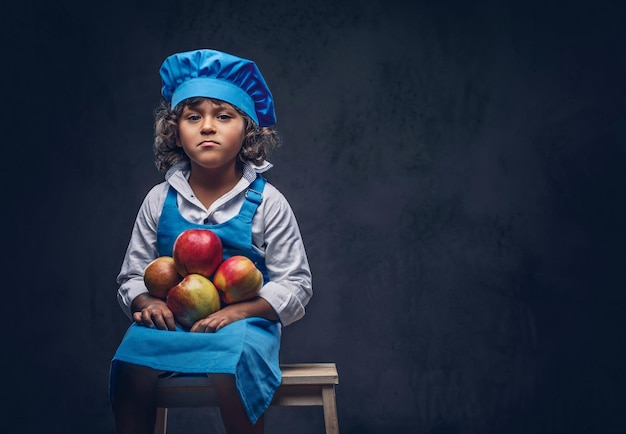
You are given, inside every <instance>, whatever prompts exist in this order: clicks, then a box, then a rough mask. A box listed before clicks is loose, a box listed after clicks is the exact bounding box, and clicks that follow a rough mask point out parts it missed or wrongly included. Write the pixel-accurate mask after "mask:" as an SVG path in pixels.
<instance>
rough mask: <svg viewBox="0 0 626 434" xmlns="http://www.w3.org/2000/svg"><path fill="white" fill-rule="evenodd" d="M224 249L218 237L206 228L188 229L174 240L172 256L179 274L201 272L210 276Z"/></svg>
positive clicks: (221, 257)
mask: <svg viewBox="0 0 626 434" xmlns="http://www.w3.org/2000/svg"><path fill="white" fill-rule="evenodd" d="M223 255H224V251H223V248H222V240H220V237H218V236H217V234H215V232H212V231H210V230H208V229H188V230H186V231H184V232H182V233H181V234H180V235H179V236H178V238H176V241H174V248H173V252H172V256H173V257H174V263H175V264H176V269H177V270H178V273H179V274H180V275H181V276H186V275H188V274H202V275H203V276H204V277H211V276H212V275H213V273H215V270H216V269H217V267H218V266H219V265H220V263H221V262H222V259H223Z"/></svg>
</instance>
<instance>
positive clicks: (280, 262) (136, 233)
mask: <svg viewBox="0 0 626 434" xmlns="http://www.w3.org/2000/svg"><path fill="white" fill-rule="evenodd" d="M271 167H272V165H271V164H270V163H269V162H265V163H264V164H262V165H260V166H254V165H252V164H246V165H244V170H243V176H242V178H241V179H240V180H239V183H238V184H237V185H236V186H235V187H234V188H233V189H232V190H231V191H229V192H228V193H226V194H225V195H223V196H222V197H220V198H219V199H217V200H216V201H215V202H214V203H212V204H211V206H210V207H209V208H208V209H206V208H205V207H204V205H202V203H201V202H200V201H199V200H198V199H197V198H196V197H195V195H194V193H193V191H192V189H191V187H190V186H189V183H188V181H187V179H188V178H189V168H188V164H187V163H185V162H179V163H177V164H175V165H174V166H172V168H170V170H169V171H168V172H167V174H166V175H165V181H164V182H162V183H160V184H157V185H155V186H154V187H153V188H152V189H151V190H150V191H149V192H148V194H147V195H146V197H145V198H144V201H143V203H142V204H141V207H140V208H139V212H138V214H137V218H136V220H135V225H134V227H133V232H132V235H131V238H130V242H129V244H128V248H127V250H126V255H125V257H124V262H123V263H122V267H121V270H120V273H119V275H118V277H117V283H118V284H119V285H120V286H119V289H118V293H117V299H118V302H119V303H120V306H121V307H122V309H123V310H124V312H125V313H126V315H128V317H129V318H132V312H131V308H130V306H131V303H132V301H133V299H134V298H135V297H137V296H138V295H139V294H143V293H146V292H148V289H147V288H146V285H145V284H144V281H143V272H144V269H145V268H146V266H147V265H148V264H149V263H150V262H151V261H152V260H154V259H155V258H156V257H157V256H158V252H157V244H156V238H157V227H158V225H159V217H160V216H161V211H162V208H163V203H164V202H165V197H166V195H167V191H168V189H169V186H170V185H171V186H172V187H174V189H175V190H176V191H177V193H178V194H177V204H178V210H179V212H180V213H181V215H182V216H183V217H184V218H186V219H187V220H189V221H190V222H193V223H200V224H218V223H223V222H225V221H227V220H229V219H231V218H232V217H234V216H236V215H237V214H238V213H239V209H240V208H241V205H242V203H243V200H244V195H245V191H246V189H247V188H248V186H249V185H250V183H251V182H253V181H254V179H255V178H256V175H257V173H262V172H265V171H267V170H268V169H269V168H271ZM252 244H253V248H255V249H256V250H257V252H258V253H259V254H261V256H263V257H264V258H265V265H266V267H267V271H268V276H269V279H270V280H269V282H268V283H266V284H265V285H264V286H263V288H261V290H260V292H259V296H260V297H262V298H264V299H265V300H267V302H268V303H269V304H270V305H271V306H272V307H273V308H274V310H275V311H276V314H277V315H278V317H279V319H280V321H281V323H282V324H283V325H284V326H286V325H289V324H291V323H293V322H294V321H297V320H298V319H300V318H302V316H304V308H305V306H306V304H307V303H308V302H309V299H310V298H311V296H312V294H313V292H312V279H311V271H310V268H309V262H308V259H307V256H306V252H305V250H304V243H303V241H302V236H301V234H300V229H299V227H298V223H297V221H296V218H295V215H294V213H293V211H292V209H291V206H290V205H289V203H288V202H287V199H285V197H284V196H283V195H282V193H280V192H279V191H278V190H277V189H276V188H275V187H274V186H273V185H271V184H270V183H269V182H268V183H267V184H266V185H265V190H264V191H263V200H262V202H261V204H260V205H259V207H258V208H257V211H256V213H255V214H254V217H253V219H252Z"/></svg>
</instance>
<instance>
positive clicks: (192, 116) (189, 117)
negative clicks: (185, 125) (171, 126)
mask: <svg viewBox="0 0 626 434" xmlns="http://www.w3.org/2000/svg"><path fill="white" fill-rule="evenodd" d="M187 120H188V121H198V120H200V116H199V115H194V114H191V115H188V116H187Z"/></svg>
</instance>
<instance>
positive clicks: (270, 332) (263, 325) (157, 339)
mask: <svg viewBox="0 0 626 434" xmlns="http://www.w3.org/2000/svg"><path fill="white" fill-rule="evenodd" d="M265 182H266V181H265V179H264V178H263V177H262V176H260V175H259V176H257V178H256V180H255V181H254V182H253V183H252V184H251V185H250V187H249V188H248V190H247V191H246V195H245V200H244V201H243V204H242V206H241V209H240V210H239V214H237V215H236V216H235V217H233V218H232V219H230V220H228V221H226V222H224V223H220V224H216V225H203V224H197V223H192V222H189V221H187V220H186V219H185V218H184V217H183V216H182V215H181V214H180V212H179V211H178V206H177V204H176V191H175V190H174V189H173V188H172V187H170V188H169V191H168V194H167V197H166V199H165V203H164V204H163V210H162V213H161V217H160V218H159V226H158V228H157V249H158V252H159V255H160V256H171V255H172V248H173V245H174V241H175V240H176V237H177V236H178V234H180V233H181V232H182V231H184V230H187V229H197V228H201V229H210V230H212V231H213V232H215V233H216V234H217V235H218V236H219V237H220V239H221V241H222V244H223V246H224V259H226V258H228V257H230V256H234V255H244V256H247V257H248V258H250V259H251V260H252V261H253V262H254V263H255V264H256V266H257V268H259V270H261V272H262V273H263V277H264V280H265V282H267V281H268V277H267V269H266V267H265V261H264V258H263V257H262V256H261V255H259V254H258V253H257V252H256V251H255V250H254V248H253V247H252V217H253V216H254V213H255V212H256V209H257V207H258V206H259V204H260V203H261V200H262V198H263V190H264V188H265ZM280 327H281V326H280V324H279V323H277V322H274V321H268V320H266V319H263V318H247V319H245V320H241V321H235V322H234V323H232V324H229V325H227V326H226V327H224V328H222V329H220V330H219V331H218V332H216V333H189V332H186V331H183V330H182V329H177V331H175V332H172V331H167V330H157V329H151V328H147V327H143V326H139V325H137V324H134V323H133V324H132V325H131V326H130V327H129V328H128V330H127V332H126V334H125V335H124V338H123V339H122V342H121V343H120V345H119V347H118V349H117V351H116V353H115V355H114V356H113V362H115V361H116V360H120V361H124V362H129V363H135V364H138V365H143V366H148V367H150V368H153V369H157V370H162V371H173V372H180V373H194V374H198V373H207V374H210V373H223V374H233V375H234V376H235V382H236V384H237V389H238V390H239V394H240V396H241V400H242V402H243V405H244V408H245V409H246V413H247V414H248V417H249V418H250V421H251V422H252V423H253V424H254V423H256V421H257V419H258V418H259V417H260V416H261V415H262V414H263V413H264V412H265V410H266V409H267V407H268V406H269V404H270V402H271V400H272V397H273V396H274V392H275V391H276V388H277V387H278V386H279V385H280V382H281V372H280V368H279V364H278V353H279V349H280V333H281V330H280Z"/></svg>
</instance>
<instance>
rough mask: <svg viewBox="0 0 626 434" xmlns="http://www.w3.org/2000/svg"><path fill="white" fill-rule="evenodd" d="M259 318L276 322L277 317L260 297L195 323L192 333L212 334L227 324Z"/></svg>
mask: <svg viewBox="0 0 626 434" xmlns="http://www.w3.org/2000/svg"><path fill="white" fill-rule="evenodd" d="M251 317H259V318H265V319H268V320H270V321H278V316H277V315H276V312H274V309H273V308H272V307H271V306H270V304H269V303H268V302H267V301H265V300H264V299H263V298H261V297H256V298H253V299H252V300H246V301H242V302H239V303H234V304H230V305H228V306H226V307H223V308H222V309H220V310H218V311H217V312H215V313H212V314H211V315H209V316H207V317H206V318H203V319H201V320H199V321H198V322H196V323H195V324H194V325H193V327H191V330H189V331H192V332H200V333H213V332H216V331H218V330H219V329H221V328H222V327H226V326H227V325H228V324H230V323H233V322H235V321H239V320H242V319H245V318H251Z"/></svg>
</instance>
